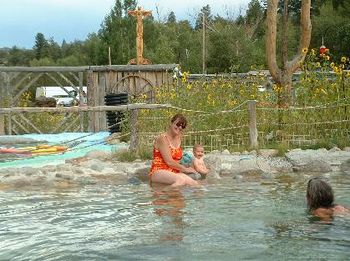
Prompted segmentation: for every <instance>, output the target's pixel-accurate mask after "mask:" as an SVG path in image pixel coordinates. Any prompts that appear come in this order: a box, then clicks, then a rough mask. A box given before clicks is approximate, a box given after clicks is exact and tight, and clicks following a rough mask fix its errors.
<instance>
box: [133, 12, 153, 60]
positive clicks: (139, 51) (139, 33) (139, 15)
mask: <svg viewBox="0 0 350 261" xmlns="http://www.w3.org/2000/svg"><path fill="white" fill-rule="evenodd" d="M128 14H129V15H132V16H135V17H136V19H137V24H136V55H137V56H136V59H135V58H134V59H131V60H130V61H129V64H151V61H150V60H148V59H146V58H143V22H142V19H143V18H144V17H146V16H149V15H151V14H152V12H151V11H146V10H143V9H142V8H141V7H137V9H136V10H131V11H128Z"/></svg>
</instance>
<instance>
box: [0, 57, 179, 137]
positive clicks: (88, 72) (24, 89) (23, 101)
mask: <svg viewBox="0 0 350 261" xmlns="http://www.w3.org/2000/svg"><path fill="white" fill-rule="evenodd" d="M176 66H177V65H176V64H157V65H112V66H80V67H0V108H14V107H24V106H29V107H33V106H35V105H33V104H29V103H30V101H32V100H33V97H29V95H33V94H34V93H35V89H36V88H37V87H42V86H58V87H59V88H61V89H62V90H63V91H64V92H66V93H67V94H68V93H69V91H68V90H67V87H69V88H73V89H74V90H75V91H76V93H77V94H79V95H78V96H77V97H78V98H77V97H73V99H75V102H76V103H77V104H78V106H79V107H84V106H90V107H96V106H104V105H105V101H104V97H105V95H106V94H118V93H124V92H126V93H128V94H129V96H130V97H132V98H137V97H139V96H146V99H145V100H148V101H149V102H152V101H154V94H153V87H155V86H161V85H163V84H170V83H171V82H172V80H173V78H172V75H173V70H174V68H176ZM84 86H87V104H84V101H83V96H84V95H83V87H84ZM37 110H38V109H34V111H37ZM39 111H40V113H41V115H40V117H37V116H38V114H37V115H36V116H34V115H33V114H32V113H30V112H29V111H23V113H21V114H18V113H16V114H13V113H12V112H11V111H8V112H7V113H6V114H1V115H0V135H4V134H8V135H12V134H22V133H33V132H34V133H55V132H66V131H94V132H97V131H102V130H107V123H106V117H105V112H104V111H103V112H101V111H87V112H84V110H83V109H81V110H74V109H72V110H67V111H65V113H64V114H61V115H58V114H57V113H58V112H57V111H55V110H50V109H46V108H41V109H39Z"/></svg>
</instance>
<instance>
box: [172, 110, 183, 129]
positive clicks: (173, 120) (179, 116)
mask: <svg viewBox="0 0 350 261" xmlns="http://www.w3.org/2000/svg"><path fill="white" fill-rule="evenodd" d="M176 120H177V123H178V124H181V125H182V128H183V129H184V128H186V126H187V119H186V118H185V116H184V115H182V114H181V113H177V114H175V115H174V116H173V117H172V118H171V120H170V121H171V123H174V122H175V121H176Z"/></svg>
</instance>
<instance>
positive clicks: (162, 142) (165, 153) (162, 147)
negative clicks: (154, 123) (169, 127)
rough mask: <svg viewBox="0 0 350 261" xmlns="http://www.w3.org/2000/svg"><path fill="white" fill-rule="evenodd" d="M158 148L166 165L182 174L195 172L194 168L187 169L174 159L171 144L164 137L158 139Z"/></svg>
mask: <svg viewBox="0 0 350 261" xmlns="http://www.w3.org/2000/svg"><path fill="white" fill-rule="evenodd" d="M156 148H157V149H158V150H159V151H160V153H161V154H162V157H163V159H164V161H165V164H167V165H168V166H169V167H171V168H174V169H177V170H179V171H180V172H182V173H194V172H195V170H194V169H193V168H192V167H185V166H183V165H181V164H180V163H178V162H177V161H176V160H174V159H173V158H172V156H171V151H170V148H169V143H168V141H167V140H166V138H165V137H164V136H163V135H161V136H159V137H158V138H157V140H156Z"/></svg>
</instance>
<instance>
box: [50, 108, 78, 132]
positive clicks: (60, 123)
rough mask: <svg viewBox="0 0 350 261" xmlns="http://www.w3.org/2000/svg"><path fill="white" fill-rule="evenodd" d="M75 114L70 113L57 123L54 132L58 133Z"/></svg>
mask: <svg viewBox="0 0 350 261" xmlns="http://www.w3.org/2000/svg"><path fill="white" fill-rule="evenodd" d="M66 113H68V112H66ZM73 115H74V114H73V113H69V115H68V116H67V117H64V119H63V120H62V121H61V122H59V123H58V124H57V126H56V128H54V129H53V131H52V133H56V132H57V131H58V130H59V129H60V128H61V127H62V126H63V125H64V124H65V123H66V122H67V121H68V120H69V119H70V118H71V117H72V116H73ZM63 131H64V132H65V131H67V129H64V130H63Z"/></svg>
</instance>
